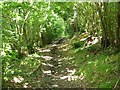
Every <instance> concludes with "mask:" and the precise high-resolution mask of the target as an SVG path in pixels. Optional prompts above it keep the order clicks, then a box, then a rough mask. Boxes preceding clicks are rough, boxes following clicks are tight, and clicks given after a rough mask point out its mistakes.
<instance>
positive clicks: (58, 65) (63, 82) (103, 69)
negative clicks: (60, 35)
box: [3, 42, 120, 88]
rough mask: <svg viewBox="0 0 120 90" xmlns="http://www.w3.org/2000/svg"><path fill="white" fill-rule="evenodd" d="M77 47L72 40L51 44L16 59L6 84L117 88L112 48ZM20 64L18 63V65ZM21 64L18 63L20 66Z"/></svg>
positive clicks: (29, 86) (44, 86)
mask: <svg viewBox="0 0 120 90" xmlns="http://www.w3.org/2000/svg"><path fill="white" fill-rule="evenodd" d="M96 48H97V47H94V48H92V50H89V49H85V50H81V49H79V48H78V49H75V48H73V47H72V45H71V44H70V42H65V43H62V44H51V45H48V46H46V47H44V48H40V49H38V50H37V52H36V53H35V54H32V55H29V56H28V57H26V58H24V59H23V60H21V61H17V62H16V61H13V62H12V63H13V65H11V67H12V66H13V68H12V70H11V72H12V71H14V73H13V74H11V76H10V75H9V76H6V78H7V79H6V80H7V82H5V84H4V83H3V84H4V87H18V88H22V87H23V88H54V87H57V88H84V87H88V88H90V87H98V88H100V87H102V88H116V87H118V82H117V80H118V56H119V54H120V53H117V54H113V53H112V51H113V50H114V49H112V50H107V51H104V52H103V51H101V50H97V49H96ZM16 63H18V64H16ZM18 65H19V66H18ZM15 72H16V73H15Z"/></svg>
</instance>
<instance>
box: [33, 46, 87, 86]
mask: <svg viewBox="0 0 120 90" xmlns="http://www.w3.org/2000/svg"><path fill="white" fill-rule="evenodd" d="M69 48H70V47H69V46H67V44H66V45H65V44H54V45H50V46H49V47H47V48H44V49H42V50H39V53H40V54H42V56H41V59H42V72H43V73H42V74H41V73H39V69H38V70H37V72H36V73H37V74H36V78H35V79H34V82H35V83H32V84H31V86H32V87H39V88H53V87H58V88H81V87H82V88H83V87H85V84H84V81H82V78H83V77H81V76H76V75H74V73H75V71H76V66H75V65H74V64H72V61H73V60H74V59H75V58H74V57H71V56H67V49H69Z"/></svg>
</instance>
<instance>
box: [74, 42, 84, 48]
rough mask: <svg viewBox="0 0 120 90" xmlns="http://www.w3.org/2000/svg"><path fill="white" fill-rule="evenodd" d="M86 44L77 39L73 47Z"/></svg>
mask: <svg viewBox="0 0 120 90" xmlns="http://www.w3.org/2000/svg"><path fill="white" fill-rule="evenodd" d="M83 45H84V41H75V42H73V47H74V48H81V47H83Z"/></svg>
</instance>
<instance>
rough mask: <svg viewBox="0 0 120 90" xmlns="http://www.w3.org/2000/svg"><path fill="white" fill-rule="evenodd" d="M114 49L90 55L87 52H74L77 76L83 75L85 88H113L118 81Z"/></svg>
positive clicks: (116, 59) (116, 57) (116, 58)
mask: <svg viewBox="0 0 120 90" xmlns="http://www.w3.org/2000/svg"><path fill="white" fill-rule="evenodd" d="M114 50H115V49H111V50H109V49H107V50H105V51H98V52H96V53H91V52H90V51H88V50H81V51H79V52H76V53H75V55H76V60H75V64H77V66H79V68H78V72H76V74H77V75H83V78H84V80H85V83H86V87H94V88H96V87H97V88H114V87H116V86H115V84H116V82H117V80H118V56H119V55H120V53H117V54H114V53H113V54H112V53H111V52H113V51H114Z"/></svg>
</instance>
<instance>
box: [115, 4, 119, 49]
mask: <svg viewBox="0 0 120 90" xmlns="http://www.w3.org/2000/svg"><path fill="white" fill-rule="evenodd" d="M116 47H117V48H118V50H120V2H118V28H117V30H116Z"/></svg>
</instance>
